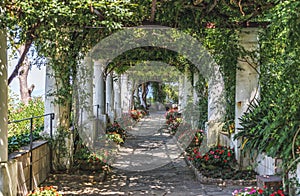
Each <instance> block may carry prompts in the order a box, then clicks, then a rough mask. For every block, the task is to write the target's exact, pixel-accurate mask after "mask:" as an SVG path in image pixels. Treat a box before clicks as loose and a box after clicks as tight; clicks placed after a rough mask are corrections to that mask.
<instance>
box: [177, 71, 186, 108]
mask: <svg viewBox="0 0 300 196" xmlns="http://www.w3.org/2000/svg"><path fill="white" fill-rule="evenodd" d="M178 87H179V88H178V110H180V111H181V110H182V109H183V108H184V107H185V99H184V97H185V96H184V76H182V75H180V76H179V85H178Z"/></svg>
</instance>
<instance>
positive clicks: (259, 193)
mask: <svg viewBox="0 0 300 196" xmlns="http://www.w3.org/2000/svg"><path fill="white" fill-rule="evenodd" d="M232 195H233V196H245V195H252V196H284V193H283V191H282V190H277V191H274V190H272V189H266V188H264V189H261V188H254V187H251V188H244V189H240V190H235V191H234V192H233V193H232Z"/></svg>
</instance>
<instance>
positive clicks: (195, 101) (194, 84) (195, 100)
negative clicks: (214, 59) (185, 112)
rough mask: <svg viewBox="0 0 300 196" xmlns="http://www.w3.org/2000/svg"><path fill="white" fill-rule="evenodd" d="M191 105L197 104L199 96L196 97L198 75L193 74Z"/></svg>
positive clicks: (196, 73)
mask: <svg viewBox="0 0 300 196" xmlns="http://www.w3.org/2000/svg"><path fill="white" fill-rule="evenodd" d="M193 78H194V81H193V103H194V104H197V103H198V102H199V96H198V92H197V83H198V81H199V73H198V72H195V73H193Z"/></svg>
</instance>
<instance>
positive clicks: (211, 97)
mask: <svg viewBox="0 0 300 196" xmlns="http://www.w3.org/2000/svg"><path fill="white" fill-rule="evenodd" d="M211 67H212V70H211V75H210V78H209V81H208V122H207V126H206V127H207V130H206V131H207V144H208V146H215V145H217V144H218V142H220V132H221V130H222V127H223V121H224V115H225V104H226V102H225V86H224V80H223V76H222V74H221V71H220V66H219V65H217V64H216V63H212V65H211ZM220 144H222V145H224V144H223V143H222V142H220Z"/></svg>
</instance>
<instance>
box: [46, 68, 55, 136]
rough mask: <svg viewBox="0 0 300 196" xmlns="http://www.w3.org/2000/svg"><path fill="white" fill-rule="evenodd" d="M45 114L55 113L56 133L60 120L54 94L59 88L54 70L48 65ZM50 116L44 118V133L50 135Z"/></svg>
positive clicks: (53, 132) (53, 131) (53, 127)
mask: <svg viewBox="0 0 300 196" xmlns="http://www.w3.org/2000/svg"><path fill="white" fill-rule="evenodd" d="M45 80H46V81H45V103H44V106H45V114H48V113H54V115H55V116H54V120H53V121H52V134H53V135H55V133H56V130H57V127H58V122H59V116H58V114H59V107H58V104H55V102H54V100H55V97H54V95H51V94H52V93H55V92H56V90H57V86H56V83H55V78H54V72H53V69H52V68H51V67H50V66H47V67H46V77H45ZM50 118H51V117H50V116H47V117H45V119H44V132H43V135H46V136H50Z"/></svg>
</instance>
